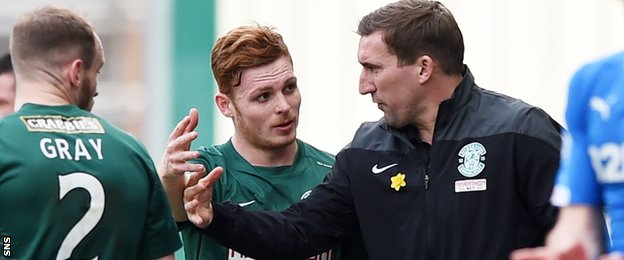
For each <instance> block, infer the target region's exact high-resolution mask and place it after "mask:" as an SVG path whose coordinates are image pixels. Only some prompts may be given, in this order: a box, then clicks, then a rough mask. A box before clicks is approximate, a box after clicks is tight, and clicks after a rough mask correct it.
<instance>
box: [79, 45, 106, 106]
mask: <svg viewBox="0 0 624 260" xmlns="http://www.w3.org/2000/svg"><path fill="white" fill-rule="evenodd" d="M103 66H104V49H103V48H102V42H101V41H100V38H98V37H96V48H95V58H94V59H93V64H91V67H89V69H87V70H83V72H82V73H83V75H82V81H81V82H80V87H79V88H78V91H79V93H78V95H77V96H78V97H77V100H76V102H77V105H78V107H80V108H82V109H84V110H87V111H91V109H92V108H93V104H94V103H95V101H94V100H93V98H94V97H96V96H97V94H98V93H97V76H98V74H99V73H100V70H101V69H102V67H103Z"/></svg>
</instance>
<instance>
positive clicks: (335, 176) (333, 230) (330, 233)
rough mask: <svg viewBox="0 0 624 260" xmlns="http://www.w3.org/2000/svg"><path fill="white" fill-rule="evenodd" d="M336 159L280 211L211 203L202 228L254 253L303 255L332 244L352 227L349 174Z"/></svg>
mask: <svg viewBox="0 0 624 260" xmlns="http://www.w3.org/2000/svg"><path fill="white" fill-rule="evenodd" d="M338 158H339V157H338ZM339 162H340V160H339V159H338V160H337V161H336V164H335V165H334V167H333V168H332V170H331V172H330V173H329V174H328V175H327V177H326V178H325V181H324V182H323V183H322V184H320V185H318V186H317V187H315V188H314V189H313V190H312V193H311V194H310V196H309V197H307V198H306V199H304V200H302V201H299V202H297V203H295V204H293V205H292V206H291V207H290V208H288V209H286V210H284V211H281V212H271V211H253V210H245V209H243V208H241V207H240V206H238V205H235V204H230V203H226V204H222V205H219V204H215V205H214V214H215V215H214V219H213V222H212V223H211V224H210V225H209V226H208V227H207V228H206V229H204V233H205V234H207V235H208V236H210V237H212V238H214V239H215V240H216V241H217V242H219V243H221V244H223V245H225V246H228V247H230V248H232V249H234V250H236V251H238V252H241V253H243V254H244V255H246V256H249V257H253V258H255V259H289V260H292V259H304V258H306V257H309V256H313V255H316V254H319V253H321V252H324V251H327V250H328V249H330V248H333V247H335V246H338V245H339V243H340V242H341V239H342V238H344V237H346V236H350V235H353V234H354V233H357V232H358V231H357V230H358V224H357V223H358V222H357V218H356V216H355V209H354V206H353V198H352V196H351V189H350V184H349V183H350V182H349V178H348V176H347V175H346V174H345V173H344V171H342V170H341V167H340V163H339Z"/></svg>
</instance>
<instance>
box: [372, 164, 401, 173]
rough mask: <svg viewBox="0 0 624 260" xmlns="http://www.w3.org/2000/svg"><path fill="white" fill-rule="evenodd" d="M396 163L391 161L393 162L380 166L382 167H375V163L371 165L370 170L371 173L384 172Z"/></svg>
mask: <svg viewBox="0 0 624 260" xmlns="http://www.w3.org/2000/svg"><path fill="white" fill-rule="evenodd" d="M397 165H398V163H393V164H390V165H388V166H385V167H382V168H377V164H375V165H373V168H372V169H371V171H373V174H380V173H382V172H384V171H385V170H387V169H390V168H392V167H394V166H397Z"/></svg>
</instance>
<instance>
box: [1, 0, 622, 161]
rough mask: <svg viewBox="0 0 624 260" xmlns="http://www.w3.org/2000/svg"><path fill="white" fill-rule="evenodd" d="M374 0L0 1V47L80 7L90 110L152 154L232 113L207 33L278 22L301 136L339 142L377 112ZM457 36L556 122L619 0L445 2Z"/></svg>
mask: <svg viewBox="0 0 624 260" xmlns="http://www.w3.org/2000/svg"><path fill="white" fill-rule="evenodd" d="M389 2H391V1H382V0H338V1H336V0H298V1H292V0H261V1H260V0H256V1H253V0H184V1H181V0H180V1H175V0H152V1H147V0H56V1H53V0H49V1H48V0H2V2H1V4H0V6H1V7H0V53H3V52H6V51H8V39H9V35H10V31H11V27H12V25H13V23H14V21H15V19H16V18H17V17H18V16H19V15H20V14H22V13H23V12H25V11H28V10H31V9H33V8H35V7H38V6H41V5H42V4H45V3H50V4H56V5H60V6H64V7H67V8H69V9H72V10H74V11H76V12H78V13H80V14H82V15H84V16H85V17H86V18H87V19H88V20H89V21H90V22H91V23H92V24H93V25H94V27H95V30H96V31H97V32H98V33H99V35H100V36H101V38H102V41H103V44H104V48H105V51H106V56H107V58H106V65H105V66H104V70H103V74H102V75H101V76H100V82H99V91H100V95H99V96H98V97H97V98H96V104H95V107H94V112H95V113H98V114H100V115H102V116H103V117H105V118H107V119H109V120H110V121H112V122H113V123H114V124H116V125H118V126H119V127H121V128H122V129H125V130H126V131H128V132H130V133H132V134H133V135H135V136H136V137H137V138H139V139H140V140H141V141H143V143H145V144H146V146H147V148H148V149H149V151H150V153H151V154H152V156H153V157H154V160H155V161H158V160H160V157H161V154H162V152H163V151H164V148H165V145H166V141H167V137H168V134H169V132H170V131H171V129H173V127H174V125H175V123H176V122H177V121H178V120H180V119H181V118H182V117H183V116H184V115H185V114H186V113H187V111H188V109H189V108H191V107H197V108H199V110H200V118H201V120H200V128H199V131H200V138H199V140H198V141H196V142H195V143H194V146H198V145H210V144H213V143H220V142H224V141H226V140H227V139H228V138H229V136H230V135H231V131H232V126H231V122H230V121H229V120H227V119H226V118H225V117H223V116H222V115H220V114H218V112H217V111H216V110H215V106H214V104H213V98H214V91H215V89H216V88H215V83H214V80H213V78H212V74H211V71H210V49H211V48H212V44H213V42H214V39H216V38H217V37H218V36H220V35H222V34H224V33H225V32H227V31H228V30H230V29H232V28H234V27H236V26H239V25H244V24H252V23H259V24H261V25H272V26H274V27H276V28H277V30H278V32H280V33H281V34H282V35H283V36H284V39H285V41H286V44H287V45H288V46H289V47H290V51H291V54H292V56H293V61H294V67H295V73H296V75H297V77H298V78H299V80H298V82H299V84H300V90H301V93H302V97H303V104H302V107H301V117H300V121H299V122H300V123H299V137H300V138H301V139H303V140H306V141H307V142H309V143H311V144H313V145H315V146H317V147H318V148H321V149H324V150H327V151H329V152H332V153H336V152H338V151H339V150H340V149H341V148H342V147H343V146H344V145H346V144H347V143H348V142H349V141H350V140H351V138H352V136H353V134H354V132H355V130H356V129H357V127H358V126H359V124H360V123H361V122H362V121H373V120H377V119H378V118H380V117H381V116H382V113H381V112H379V111H378V110H377V108H376V106H375V105H374V104H372V103H371V99H370V96H360V95H359V94H358V90H357V88H358V77H359V72H360V68H361V67H360V65H359V64H358V62H357V57H356V52H357V45H358V40H359V36H358V35H357V34H356V33H355V30H356V28H357V23H358V21H359V19H360V18H361V17H362V16H363V15H365V14H367V13H369V12H371V11H373V10H374V9H376V8H378V7H380V6H382V5H385V4H387V3H389ZM441 2H442V3H444V4H445V5H446V6H447V7H448V8H449V9H450V10H451V12H453V13H454V15H455V17H456V20H457V22H458V23H459V26H460V28H461V29H462V32H463V34H464V39H465V43H466V54H465V63H466V64H468V65H469V67H470V69H471V70H472V72H473V73H474V75H475V78H476V81H477V84H478V85H480V86H481V87H484V88H487V89H491V90H495V91H498V92H502V93H504V94H508V95H511V96H514V97H517V98H520V99H523V100H524V101H526V102H528V103H530V104H533V105H536V106H539V107H541V108H543V109H544V110H546V111H547V112H548V113H550V114H551V115H552V116H553V117H554V118H555V119H556V120H558V121H559V122H560V123H562V124H564V125H565V122H564V119H563V111H564V107H565V104H566V97H567V84H568V81H569V79H570V77H571V76H572V74H573V73H574V71H575V70H576V69H577V68H578V67H579V66H581V65H582V64H583V63H585V62H588V61H591V60H594V59H596V58H599V57H601V56H605V55H608V54H612V53H614V52H616V51H619V50H620V49H623V50H624V33H623V32H624V4H623V2H624V1H621V0H526V1H512V0H471V1H466V0H442V1H441Z"/></svg>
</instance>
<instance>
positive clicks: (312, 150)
mask: <svg viewBox="0 0 624 260" xmlns="http://www.w3.org/2000/svg"><path fill="white" fill-rule="evenodd" d="M297 146H298V147H299V149H303V152H304V154H305V156H306V157H308V158H312V159H314V160H316V161H318V162H322V163H325V164H328V165H331V164H334V160H335V157H334V155H333V154H331V153H328V152H326V151H323V150H321V149H318V148H316V147H314V146H312V145H311V144H308V143H306V142H304V141H302V140H299V139H297Z"/></svg>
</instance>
